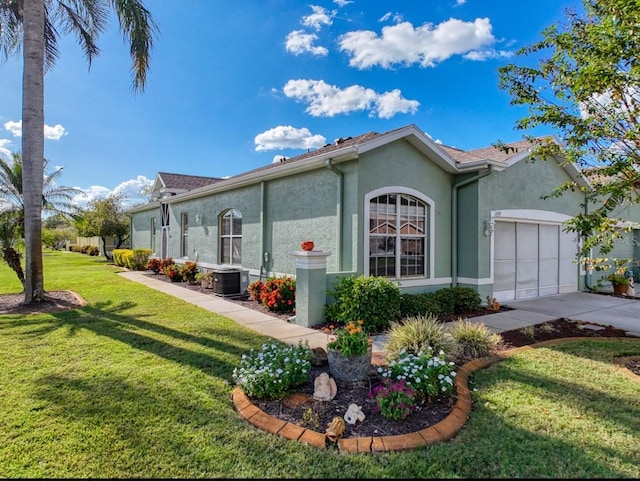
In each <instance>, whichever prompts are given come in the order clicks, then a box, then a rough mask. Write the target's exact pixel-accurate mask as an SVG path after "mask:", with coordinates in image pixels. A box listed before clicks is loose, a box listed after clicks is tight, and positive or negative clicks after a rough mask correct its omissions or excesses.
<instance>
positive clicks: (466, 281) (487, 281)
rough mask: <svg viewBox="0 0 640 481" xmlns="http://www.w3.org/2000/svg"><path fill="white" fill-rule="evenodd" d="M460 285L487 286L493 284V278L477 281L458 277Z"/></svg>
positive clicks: (472, 278) (471, 278) (473, 278)
mask: <svg viewBox="0 0 640 481" xmlns="http://www.w3.org/2000/svg"><path fill="white" fill-rule="evenodd" d="M458 284H470V285H472V286H486V285H489V284H493V279H492V278H491V277H483V278H481V279H476V278H475V277H458Z"/></svg>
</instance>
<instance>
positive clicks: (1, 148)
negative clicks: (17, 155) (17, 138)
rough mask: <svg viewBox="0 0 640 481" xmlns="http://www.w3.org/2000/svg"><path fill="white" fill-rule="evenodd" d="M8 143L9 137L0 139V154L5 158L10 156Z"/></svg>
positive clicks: (9, 143)
mask: <svg viewBox="0 0 640 481" xmlns="http://www.w3.org/2000/svg"><path fill="white" fill-rule="evenodd" d="M9 145H11V141H10V140H9V139H0V155H2V156H4V157H6V158H7V159H8V158H10V157H11V151H10V150H9V149H8V147H9Z"/></svg>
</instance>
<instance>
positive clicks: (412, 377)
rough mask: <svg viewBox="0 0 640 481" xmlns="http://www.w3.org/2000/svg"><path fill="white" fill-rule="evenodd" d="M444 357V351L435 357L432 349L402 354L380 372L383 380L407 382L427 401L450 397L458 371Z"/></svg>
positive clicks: (380, 368) (380, 369)
mask: <svg viewBox="0 0 640 481" xmlns="http://www.w3.org/2000/svg"><path fill="white" fill-rule="evenodd" d="M443 356H444V352H443V351H440V352H439V354H438V355H434V350H433V349H431V348H427V349H423V350H421V351H419V352H418V353H417V354H412V353H409V352H401V353H400V355H399V356H398V358H397V359H395V360H393V361H391V362H389V365H388V366H387V367H386V368H384V367H379V368H378V372H379V373H380V375H381V376H382V377H383V378H388V379H392V380H394V381H400V380H402V381H405V382H406V383H407V385H408V386H409V387H411V388H413V389H414V391H415V392H416V394H417V395H418V396H421V397H423V398H424V399H425V400H427V401H429V400H431V399H433V398H435V397H437V396H441V395H443V394H446V395H449V396H450V395H451V394H452V393H453V379H454V378H455V376H456V371H455V366H454V364H453V362H450V361H446V360H445V359H444V357H443Z"/></svg>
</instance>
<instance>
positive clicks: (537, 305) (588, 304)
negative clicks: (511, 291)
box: [490, 292, 640, 336]
mask: <svg viewBox="0 0 640 481" xmlns="http://www.w3.org/2000/svg"><path fill="white" fill-rule="evenodd" d="M504 305H505V306H506V307H510V308H512V309H515V311H510V312H505V313H504V314H506V315H508V314H511V315H512V316H514V317H516V318H520V319H522V320H524V319H526V314H525V313H532V314H538V315H540V316H545V317H546V316H548V317H551V318H553V319H558V318H567V319H573V320H580V321H588V322H595V323H598V324H605V325H611V326H614V327H618V328H620V329H624V330H626V331H628V332H630V333H632V334H634V335H636V336H640V299H636V298H629V299H624V298H620V297H613V296H607V295H603V294H594V293H590V292H571V293H568V294H559V295H555V296H547V297H538V298H535V299H523V300H519V301H510V302H507V303H505V304H504ZM495 315H496V314H494V315H493V316H495ZM493 316H490V317H493ZM547 320H550V319H547ZM541 322H545V321H541ZM534 323H535V322H534ZM530 324H531V322H530Z"/></svg>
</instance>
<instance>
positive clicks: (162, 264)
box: [160, 257, 175, 272]
mask: <svg viewBox="0 0 640 481" xmlns="http://www.w3.org/2000/svg"><path fill="white" fill-rule="evenodd" d="M173 264H175V262H174V260H173V258H172V257H167V258H165V259H162V260H161V261H160V270H161V271H162V272H164V270H165V268H167V267H169V266H171V265H173Z"/></svg>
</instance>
